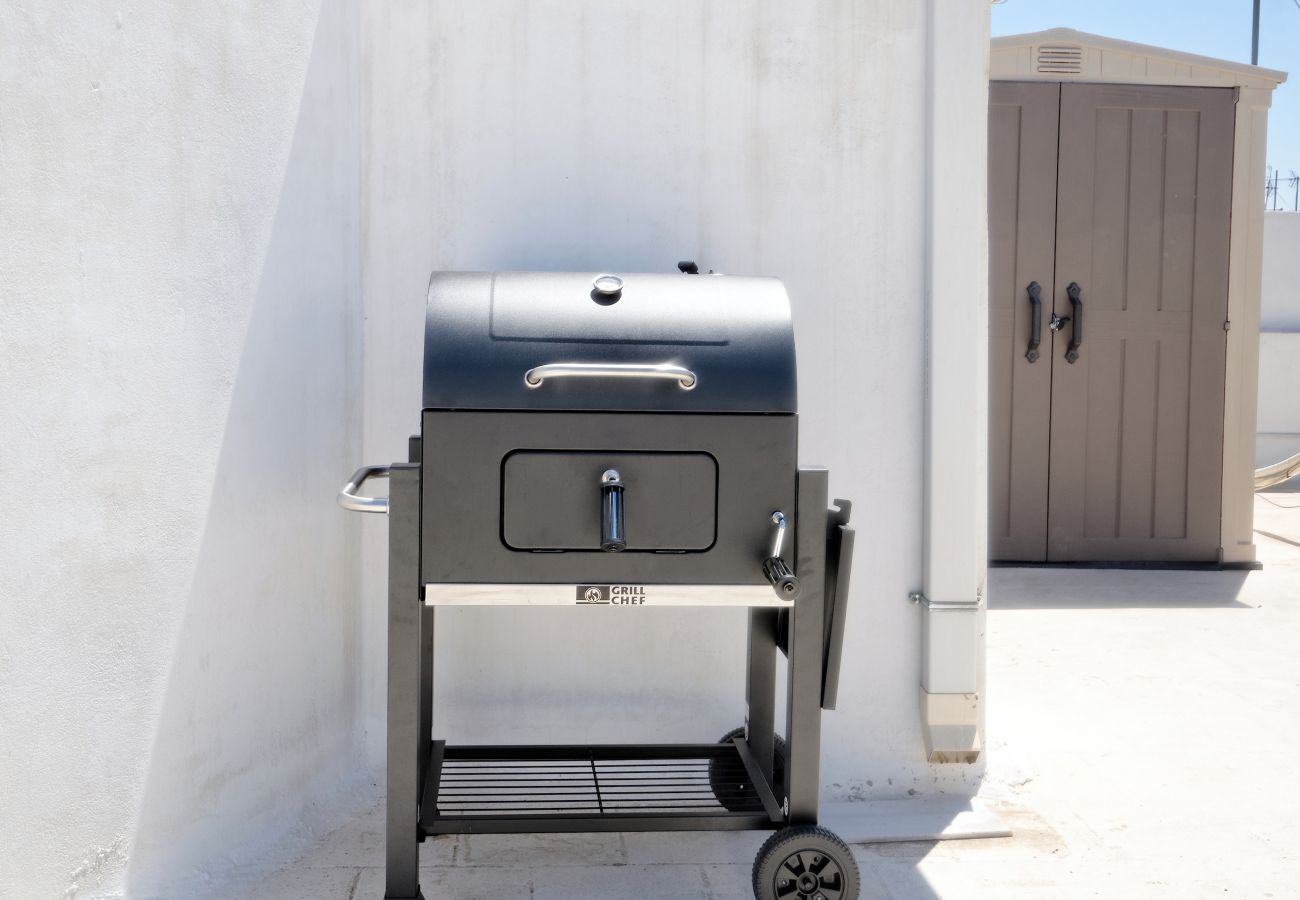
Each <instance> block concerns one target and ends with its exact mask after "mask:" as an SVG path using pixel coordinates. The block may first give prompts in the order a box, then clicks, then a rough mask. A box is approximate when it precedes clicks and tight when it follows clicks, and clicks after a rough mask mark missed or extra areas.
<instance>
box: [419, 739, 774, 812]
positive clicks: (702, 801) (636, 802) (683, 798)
mask: <svg viewBox="0 0 1300 900" xmlns="http://www.w3.org/2000/svg"><path fill="white" fill-rule="evenodd" d="M427 778H428V784H427V786H426V794H425V802H424V803H423V804H422V815H421V820H422V824H423V826H424V827H425V830H426V832H429V833H446V832H450V831H477V830H510V829H508V828H506V827H501V828H497V827H493V826H494V825H500V826H507V825H519V826H521V827H520V828H519V829H518V830H573V831H579V830H613V829H614V828H620V829H626V830H635V829H636V828H637V827H648V828H656V829H657V828H672V829H676V828H691V827H696V828H716V827H728V828H730V827H766V826H767V825H768V824H769V823H770V821H771V820H770V819H769V816H768V814H767V812H766V811H765V806H764V802H763V799H762V797H761V796H760V792H759V790H758V789H757V788H756V786H755V784H754V781H753V779H752V778H751V776H750V772H749V771H748V770H747V767H746V764H745V760H744V759H743V758H742V757H741V754H740V751H739V750H738V748H737V746H736V745H735V744H731V743H727V744H663V745H614V746H609V745H578V746H517V747H455V746H451V747H447V746H444V745H442V744H441V743H440V742H439V743H436V744H435V745H434V748H433V753H432V754H431V757H430V766H429V772H428V776H427ZM704 819H707V820H709V821H708V822H705V821H702V820H704ZM720 819H725V820H728V823H727V824H722V825H719V824H718V821H716V820H720ZM612 820H618V821H617V822H615V821H612ZM633 820H637V821H640V820H644V821H643V822H642V824H641V826H638V825H636V824H635V823H634V822H633ZM730 820H736V822H735V824H731V823H730ZM755 820H761V821H757V823H756V822H755ZM544 821H551V822H561V823H567V824H568V825H569V826H570V827H567V828H563V829H560V828H545V829H544V828H540V827H537V826H539V825H540V824H541V823H542V822H544Z"/></svg>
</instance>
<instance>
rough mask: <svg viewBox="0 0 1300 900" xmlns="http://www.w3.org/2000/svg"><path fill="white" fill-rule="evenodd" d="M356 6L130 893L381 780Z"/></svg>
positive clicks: (194, 619)
mask: <svg viewBox="0 0 1300 900" xmlns="http://www.w3.org/2000/svg"><path fill="white" fill-rule="evenodd" d="M347 15H348V14H347V13H346V12H345V6H344V4H342V3H333V2H327V3H325V4H324V7H323V9H322V12H321V16H320V20H319V21H318V22H317V27H316V33H315V37H314V41H313V45H312V48H311V56H310V62H309V64H308V69H307V75H306V83H305V87H304V90H303V95H302V99H301V104H300V107H299V112H298V120H297V124H296V127H295V131H294V137H293V143H292V149H291V151H290V154H289V159H288V165H287V169H286V171H285V174H284V180H283V184H282V188H281V192H280V196H279V200H278V205H277V207H276V211H275V221H274V225H273V228H272V232H271V237H270V242H269V246H268V250H267V255H266V258H265V260H264V262H263V267H262V272H261V279H260V282H259V284H258V287H257V290H256V294H255V297H254V299H253V303H252V310H251V312H250V315H249V322H248V329H247V334H246V337H245V340H244V344H243V349H242V353H241V356H240V359H239V364H238V368H237V370H236V372H235V375H234V378H235V381H234V386H233V390H232V394H231V401H230V407H229V412H228V416H227V420H226V425H225V431H224V439H223V443H222V446H221V452H220V457H219V460H218V464H217V470H216V474H215V477H214V482H213V487H212V497H211V502H210V506H209V509H208V516H207V520H206V523H205V527H204V532H203V536H202V543H201V546H200V550H199V554H198V558H197V564H196V569H195V574H194V580H193V583H192V585H191V586H190V590H189V594H188V596H186V597H184V598H177V599H178V600H182V599H183V602H184V609H183V611H182V613H181V615H180V617H179V620H180V626H179V631H178V634H177V636H176V640H175V645H174V650H173V655H172V660H171V670H170V674H169V677H168V680H167V682H166V684H165V686H164V688H163V699H162V705H161V709H160V712H159V716H158V719H157V730H156V732H155V735H154V742H153V750H152V754H151V757H150V759H149V760H148V764H147V770H146V775H145V784H144V788H143V795H142V800H141V808H140V812H139V818H138V822H137V824H136V830H135V834H134V836H133V837H132V839H131V840H130V844H129V847H128V852H129V854H130V863H129V868H128V872H127V896H130V897H132V898H144V897H156V896H175V895H176V894H177V893H181V892H183V890H184V889H185V888H186V887H188V888H191V889H192V887H193V884H192V883H190V882H191V880H192V879H193V878H194V876H195V873H196V872H203V873H204V875H203V876H200V878H204V877H206V876H207V875H210V874H211V873H212V872H213V871H219V870H221V869H223V868H227V867H229V866H233V865H238V864H241V863H243V862H246V861H248V860H250V859H253V858H255V857H256V856H258V855H260V854H262V853H264V852H265V848H266V847H267V846H268V844H271V843H273V842H274V841H276V840H278V839H280V838H281V837H282V836H283V835H285V834H286V833H287V832H289V831H290V830H291V829H293V828H295V827H296V826H298V825H299V823H301V822H303V821H304V820H307V821H310V820H309V817H310V816H311V814H312V808H313V805H314V804H318V803H319V802H321V801H323V800H326V799H328V798H329V797H331V796H333V795H335V794H337V793H338V792H339V791H340V790H342V789H345V788H346V787H347V786H348V785H349V784H350V783H353V782H355V781H356V780H357V779H358V778H368V777H369V772H367V770H366V768H365V766H364V765H363V763H362V761H361V760H362V756H361V752H360V746H359V742H358V740H357V737H356V728H355V719H356V706H357V700H356V683H357V682H356V678H357V676H356V671H355V665H356V659H355V658H356V656H357V649H358V647H357V644H358V641H357V618H358V610H357V606H356V596H357V586H358V571H357V561H356V534H355V530H356V523H355V521H354V517H350V516H346V515H344V514H343V513H342V511H340V510H339V509H338V508H337V507H336V506H335V504H334V495H335V492H336V491H337V490H338V485H339V483H340V482H341V480H342V479H344V478H345V477H346V474H347V472H348V471H350V468H349V467H350V465H351V464H352V462H353V461H354V460H355V459H356V458H357V457H358V456H359V447H360V433H359V432H360V424H359V423H360V407H359V402H360V401H359V380H360V341H361V334H360V329H361V311H360V301H359V294H360V290H359V273H358V265H357V253H358V249H357V248H358V215H359V212H358V211H359V202H358V181H357V173H358V169H357V163H358V158H357V150H356V147H357V138H356V131H355V127H356V121H355V104H354V103H352V101H351V98H352V97H353V96H354V94H355V88H354V76H355V55H354V53H353V52H352V51H351V50H349V49H348V48H349V46H350V42H351V41H352V38H351V36H350V35H351V31H352V25H354V24H355V23H350V22H348V21H346V17H347ZM281 87H283V86H280V85H268V89H277V88H281ZM235 202H237V203H241V204H247V205H250V206H256V205H257V204H259V203H261V202H263V201H262V200H261V198H236V201H235ZM158 487H159V492H160V500H159V502H163V503H165V502H166V495H167V485H166V484H160V485H159V486H158ZM367 784H369V781H367Z"/></svg>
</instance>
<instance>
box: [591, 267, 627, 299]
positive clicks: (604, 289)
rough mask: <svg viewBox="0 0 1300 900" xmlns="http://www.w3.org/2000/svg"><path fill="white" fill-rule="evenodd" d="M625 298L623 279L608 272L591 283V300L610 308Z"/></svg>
mask: <svg viewBox="0 0 1300 900" xmlns="http://www.w3.org/2000/svg"><path fill="white" fill-rule="evenodd" d="M622 296H623V279H622V278H619V277H618V276H617V275H610V274H609V273H608V272H606V273H604V274H602V275H597V276H596V277H595V278H594V279H592V282H591V299H592V300H595V301H596V302H597V303H599V304H601V305H603V306H608V305H609V304H611V303H617V302H618V301H619V298H620V297H622Z"/></svg>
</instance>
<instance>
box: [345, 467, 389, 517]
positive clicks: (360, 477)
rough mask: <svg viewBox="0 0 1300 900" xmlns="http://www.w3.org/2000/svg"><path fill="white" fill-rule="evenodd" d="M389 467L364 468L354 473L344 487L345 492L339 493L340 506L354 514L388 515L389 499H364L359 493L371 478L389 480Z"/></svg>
mask: <svg viewBox="0 0 1300 900" xmlns="http://www.w3.org/2000/svg"><path fill="white" fill-rule="evenodd" d="M388 471H389V467H388V466H362V467H361V468H359V469H357V470H356V472H354V473H353V475H352V477H351V478H350V479H348V483H347V484H345V485H343V490H341V491H339V496H338V501H339V506H341V507H343V508H344V509H350V510H352V511H353V512H364V513H385V514H386V513H387V512H388V498H387V497H363V496H362V495H361V494H358V493H357V491H359V490H361V485H363V484H365V483H366V481H367V480H368V479H371V478H387V477H388Z"/></svg>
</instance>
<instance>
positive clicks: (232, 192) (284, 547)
mask: <svg viewBox="0 0 1300 900" xmlns="http://www.w3.org/2000/svg"><path fill="white" fill-rule="evenodd" d="M355 33H356V21H355V12H354V11H350V10H349V7H348V5H347V4H345V3H343V2H340V0H324V2H323V3H319V4H318V3H307V4H263V3H253V2H236V3H223V4H216V5H205V4H184V5H176V6H167V7H159V8H156V9H150V10H139V9H137V8H135V7H134V5H132V4H126V5H123V4H118V3H107V2H87V3H77V4H70V5H69V4H60V5H57V6H56V5H55V4H41V3H37V4H21V5H15V4H5V5H3V7H0V34H2V35H3V36H4V37H3V52H0V157H2V158H3V165H0V234H3V236H4V238H3V240H4V250H3V257H2V258H0V385H2V387H0V471H2V472H3V480H4V482H5V484H6V485H7V486H8V494H7V499H6V502H5V511H4V515H3V517H0V897H3V898H5V900H35V898H65V900H66V898H72V897H76V898H85V897H93V896H122V895H126V896H129V897H131V898H147V897H174V896H177V895H178V893H179V888H178V885H179V884H182V883H183V884H187V885H193V884H194V879H195V877H196V876H195V874H194V873H195V871H196V870H197V871H199V872H200V873H202V874H200V875H198V876H197V877H198V878H200V879H202V878H204V877H206V875H207V874H209V873H212V872H215V871H217V870H220V869H222V868H225V867H228V866H230V865H232V864H235V863H238V862H241V861H243V860H245V859H248V858H249V857H251V856H254V855H256V854H258V853H261V852H263V851H264V850H265V848H266V847H267V846H268V845H270V844H273V843H274V841H275V840H276V839H277V838H278V837H279V836H280V835H282V834H283V833H285V832H286V831H287V830H289V829H291V828H293V827H295V825H296V824H297V823H298V822H299V821H300V820H301V819H302V817H303V816H304V815H308V814H309V811H310V809H311V807H312V804H313V803H314V802H316V801H318V800H320V799H321V798H322V797H326V796H328V795H330V794H333V793H336V792H337V791H338V790H339V789H340V786H341V785H342V784H344V783H346V781H347V780H348V779H352V778H356V777H358V776H364V775H365V774H366V768H365V764H364V762H363V761H362V760H361V756H362V754H361V747H360V744H359V742H358V741H357V740H356V737H355V735H356V730H355V728H354V722H355V720H356V709H357V678H356V675H355V671H356V669H355V666H356V657H357V653H358V649H359V643H358V639H357V634H358V612H357V608H356V600H355V597H356V590H355V588H356V584H357V580H358V574H359V573H358V569H357V565H356V552H355V549H354V548H355V544H356V541H357V531H358V528H357V525H356V523H355V521H353V519H352V518H351V517H348V516H345V515H342V514H341V512H340V511H339V510H338V509H337V508H336V507H335V505H334V499H333V497H334V492H335V491H336V490H337V489H338V485H339V482H340V480H341V479H342V478H343V477H344V476H345V474H346V473H347V472H348V471H349V467H350V466H352V464H353V463H354V462H355V461H356V459H357V458H358V456H359V455H360V450H361V445H360V438H359V424H360V409H361V408H360V400H361V398H360V394H359V389H358V388H359V384H360V356H361V328H360V314H361V310H360V282H359V278H360V276H359V265H358V251H357V248H358V244H359V237H360V224H359V223H360V218H359V212H360V191H359V179H358V171H359V162H358V160H359V157H358V151H359V148H358V137H357V131H356V120H357V109H358V105H357V99H358V93H357V92H358V88H357V84H358V81H359V79H358V74H357V73H358V59H357V53H356V47H357V44H356V38H355Z"/></svg>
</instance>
